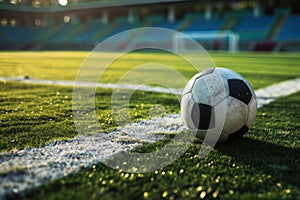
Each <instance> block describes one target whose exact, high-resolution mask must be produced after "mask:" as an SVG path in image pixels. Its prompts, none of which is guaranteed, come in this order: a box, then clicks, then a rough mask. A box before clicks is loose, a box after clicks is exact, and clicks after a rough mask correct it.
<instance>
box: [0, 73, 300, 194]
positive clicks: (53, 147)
mask: <svg viewBox="0 0 300 200" xmlns="http://www.w3.org/2000/svg"><path fill="white" fill-rule="evenodd" d="M0 81H20V82H24V83H34V84H47V85H64V86H73V85H74V82H72V81H50V80H33V79H24V78H4V77H0ZM86 86H91V85H89V83H86ZM93 86H94V85H93ZM98 86H99V87H101V86H103V87H105V88H127V89H128V87H127V86H124V85H123V86H122V85H116V84H99V85H98ZM131 86H132V85H131ZM134 88H136V86H134ZM130 89H132V88H130ZM146 91H152V92H164V93H173V92H174V91H177V92H178V94H179V91H181V90H174V91H173V92H172V91H170V90H169V89H168V90H166V89H165V88H163V89H162V90H161V88H158V87H150V86H149V87H148V86H147V90H146ZM297 91H300V78H297V79H294V80H289V81H285V82H281V83H279V84H274V85H271V86H269V87H266V88H263V89H260V90H257V91H256V95H257V97H258V106H259V107H261V106H263V105H266V104H268V103H270V102H272V101H274V100H276V99H277V98H279V97H282V96H287V95H290V94H292V93H295V92H297ZM180 94H181V93H180ZM183 130H185V127H184V125H183V123H182V122H181V118H180V115H178V114H177V115H166V116H164V117H162V118H153V119H149V120H141V121H139V122H137V123H132V124H129V125H127V126H125V127H123V128H119V129H118V130H115V131H113V132H111V133H110V134H104V133H99V134H97V135H93V136H79V137H76V138H74V139H71V140H62V141H54V142H52V143H50V144H48V145H45V146H42V147H39V148H26V149H24V150H19V151H10V152H6V153H2V154H0V199H4V198H5V196H6V195H10V194H14V193H19V194H22V193H23V192H25V191H26V190H28V189H31V188H34V187H37V186H39V185H42V184H45V183H46V182H47V181H49V180H55V179H59V178H62V177H64V176H67V175H69V174H72V173H76V172H77V171H78V170H79V169H80V168H81V167H91V166H92V165H93V164H96V163H99V162H101V161H103V160H105V159H107V158H109V157H111V156H113V155H116V154H117V153H120V152H122V151H128V150H130V149H133V148H135V147H137V146H138V145H141V144H143V143H145V142H147V143H152V142H155V141H157V140H161V139H162V138H163V135H158V134H156V133H160V132H163V133H178V132H181V131H183ZM103 155H105V156H104V157H103Z"/></svg>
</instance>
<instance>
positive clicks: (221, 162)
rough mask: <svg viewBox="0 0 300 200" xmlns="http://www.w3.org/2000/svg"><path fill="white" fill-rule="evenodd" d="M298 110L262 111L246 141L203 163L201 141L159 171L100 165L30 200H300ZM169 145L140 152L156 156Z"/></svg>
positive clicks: (284, 104)
mask: <svg viewBox="0 0 300 200" xmlns="http://www.w3.org/2000/svg"><path fill="white" fill-rule="evenodd" d="M283 108H284V109H283ZM299 109H300V93H297V94H294V95H292V96H289V97H285V98H282V99H280V100H278V101H275V102H273V103H271V104H270V105H267V106H265V107H263V108H261V109H259V110H258V114H257V119H256V121H255V123H254V126H253V128H252V129H251V130H250V131H249V132H248V133H247V134H246V136H244V137H243V138H242V139H240V140H238V141H235V142H232V143H228V144H220V145H217V146H216V147H215V148H214V149H213V150H212V151H211V152H210V153H209V154H208V155H207V156H206V157H205V158H203V159H201V158H199V156H197V155H198V152H199V150H200V147H201V140H199V139H196V140H195V142H194V143H193V145H192V146H191V147H190V148H189V150H188V151H187V152H186V153H185V154H183V155H182V156H181V157H180V158H179V159H178V160H177V161H176V162H174V163H172V164H171V165H169V166H167V167H164V168H162V169H160V170H156V171H154V172H149V173H144V174H130V173H126V172H122V171H117V170H114V169H111V168H108V167H106V166H104V165H102V164H95V165H94V166H93V167H91V168H90V169H88V168H86V169H82V170H80V171H79V172H78V173H76V174H74V175H70V176H67V177H65V178H63V179H61V180H58V181H53V182H51V183H49V184H47V185H45V186H42V187H40V188H37V189H35V190H33V191H31V192H29V193H28V194H27V196H26V199H143V198H144V199H199V198H200V199H201V198H204V197H205V198H208V199H215V198H216V199H297V198H299V195H300V171H299V169H300V160H299V155H300V150H299V149H300V135H299V131H300V122H299V120H298V119H299V117H300V115H299ZM166 142H168V139H165V140H164V141H160V142H156V143H154V144H151V145H146V146H142V147H140V148H138V149H136V150H135V151H138V152H149V151H155V150H156V149H157V148H160V147H161V146H163V144H165V143H166ZM162 159H163V158H162Z"/></svg>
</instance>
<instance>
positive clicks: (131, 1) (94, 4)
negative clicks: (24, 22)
mask: <svg viewBox="0 0 300 200" xmlns="http://www.w3.org/2000/svg"><path fill="white" fill-rule="evenodd" d="M187 1H190V0H143V1H138V0H114V1H105V2H103V1H90V2H82V3H77V4H69V5H67V6H61V5H51V6H44V7H33V6H28V5H13V4H0V10H7V11H20V12H60V11H69V10H83V9H91V8H109V7H121V6H138V5H145V4H146V5H147V4H160V3H176V2H187Z"/></svg>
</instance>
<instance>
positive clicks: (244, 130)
mask: <svg viewBox="0 0 300 200" xmlns="http://www.w3.org/2000/svg"><path fill="white" fill-rule="evenodd" d="M248 130H249V128H248V127H247V126H246V125H244V126H243V127H242V128H240V129H239V130H237V131H236V132H234V133H232V134H230V135H229V136H228V138H227V141H228V142H230V141H233V140H237V139H239V138H241V137H243V135H245V134H246V133H247V132H248Z"/></svg>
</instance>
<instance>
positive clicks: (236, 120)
mask: <svg viewBox="0 0 300 200" xmlns="http://www.w3.org/2000/svg"><path fill="white" fill-rule="evenodd" d="M180 106H181V117H182V120H183V123H184V124H185V125H186V126H187V127H188V128H189V129H190V130H191V131H196V132H197V135H198V136H200V137H202V138H205V140H206V141H207V142H212V141H216V142H228V141H233V140H236V139H238V138H241V137H242V136H243V135H244V134H245V133H247V132H248V130H249V128H250V127H251V125H252V123H253V121H254V119H255V116H256V111H257V99H256V96H255V93H254V91H253V89H252V87H251V86H250V84H249V83H248V82H247V81H246V80H245V78H243V77H242V76H241V75H240V74H238V73H236V72H234V71H232V70H229V69H225V68H211V69H207V70H205V71H202V72H200V73H198V74H196V75H195V76H194V77H193V78H192V79H191V80H190V81H189V82H188V83H187V85H186V86H185V88H184V90H183V95H182V98H181V105H180Z"/></svg>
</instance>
